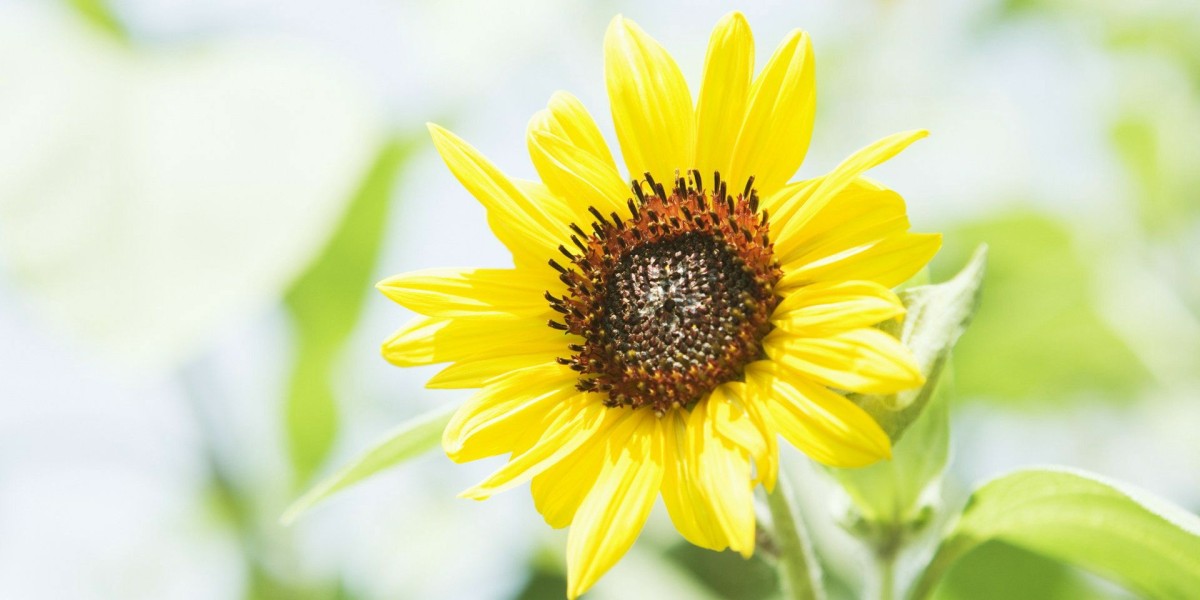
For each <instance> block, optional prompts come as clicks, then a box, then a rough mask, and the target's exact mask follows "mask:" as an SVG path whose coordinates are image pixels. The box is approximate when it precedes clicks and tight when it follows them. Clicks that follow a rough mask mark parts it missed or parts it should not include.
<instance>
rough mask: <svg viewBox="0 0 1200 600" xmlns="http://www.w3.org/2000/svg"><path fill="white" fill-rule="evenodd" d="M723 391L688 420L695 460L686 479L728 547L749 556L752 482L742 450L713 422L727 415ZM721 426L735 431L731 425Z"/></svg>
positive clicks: (690, 449)
mask: <svg viewBox="0 0 1200 600" xmlns="http://www.w3.org/2000/svg"><path fill="white" fill-rule="evenodd" d="M726 391H727V388H725V386H721V387H718V388H717V389H716V390H713V393H712V395H711V396H710V397H709V398H707V399H705V400H701V401H700V404H699V405H697V406H696V409H695V410H693V411H692V414H691V416H690V417H689V418H688V424H687V432H688V456H689V457H691V458H693V459H695V460H692V461H689V463H688V464H689V466H691V467H692V470H691V472H690V473H689V476H690V477H692V478H693V479H695V480H696V481H697V482H698V483H699V485H698V487H699V489H700V492H701V494H702V498H701V501H702V502H705V503H707V504H709V505H710V506H712V515H713V518H714V519H715V521H716V523H717V525H718V526H719V527H720V531H721V532H722V534H723V537H724V538H725V539H724V541H725V542H726V543H728V544H729V548H730V549H731V550H733V551H734V552H737V553H739V554H741V555H742V556H744V557H749V556H750V555H751V554H753V553H754V482H753V481H752V480H751V476H750V457H749V456H748V453H747V452H746V450H745V449H744V448H742V447H741V446H739V445H738V444H736V443H735V442H733V441H732V440H730V439H729V438H728V437H725V436H722V435H720V433H718V429H717V425H718V424H717V419H719V418H722V417H727V416H728V413H727V412H725V411H724V410H723V409H724V408H725V407H726V406H727V404H728V402H729V400H728V398H727V397H726ZM746 425H749V423H748V422H747V423H746ZM724 426H725V428H726V429H728V430H733V429H735V428H736V426H735V425H734V423H732V422H726V423H725V424H724ZM750 429H753V427H751V428H750ZM753 434H755V435H756V434H757V432H756V431H755V432H753ZM763 448H764V450H765V444H763Z"/></svg>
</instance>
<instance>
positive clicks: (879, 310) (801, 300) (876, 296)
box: [771, 281, 904, 336]
mask: <svg viewBox="0 0 1200 600" xmlns="http://www.w3.org/2000/svg"><path fill="white" fill-rule="evenodd" d="M903 314H904V304H902V303H901V302H900V298H899V297H897V296H896V293H895V292H893V291H892V290H891V289H889V288H886V287H884V286H882V285H880V284H878V283H874V282H871V281H835V282H825V283H818V284H813V285H807V286H804V287H802V288H800V289H798V290H795V291H793V292H791V293H789V294H788V295H787V296H786V297H784V299H783V301H782V302H780V303H779V306H777V307H776V308H775V314H774V315H772V316H771V324H772V325H774V326H775V327H776V328H778V329H782V330H783V331H786V332H788V333H793V334H796V335H802V336H819V335H822V334H827V333H833V332H835V331H843V330H846V329H857V328H859V327H869V326H872V325H876V324H878V323H882V322H883V321H886V320H888V319H893V318H896V317H898V316H900V315H903Z"/></svg>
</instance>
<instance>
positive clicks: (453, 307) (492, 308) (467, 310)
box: [375, 269, 554, 319]
mask: <svg viewBox="0 0 1200 600" xmlns="http://www.w3.org/2000/svg"><path fill="white" fill-rule="evenodd" d="M522 275H523V272H522V271H521V270H517V269H426V270H423V271H414V272H412V273H404V274H401V275H395V276H393V277H389V278H387V279H384V280H383V281H380V282H379V283H378V284H376V285H375V287H376V288H378V289H379V291H381V292H383V295H385V296H387V297H388V298H389V299H391V300H392V301H393V302H396V303H397V304H400V305H401V306H403V307H405V308H407V309H409V310H411V311H413V312H417V313H420V314H423V315H428V316H431V317H470V316H478V315H481V314H487V313H501V314H512V315H520V316H532V317H537V316H544V317H546V318H547V319H548V318H550V317H551V316H552V315H553V314H554V313H553V311H551V310H550V307H549V304H548V303H547V302H546V299H545V298H544V297H543V294H544V293H545V291H546V288H545V287H544V285H543V283H542V282H541V281H539V280H536V279H531V278H525V277H522Z"/></svg>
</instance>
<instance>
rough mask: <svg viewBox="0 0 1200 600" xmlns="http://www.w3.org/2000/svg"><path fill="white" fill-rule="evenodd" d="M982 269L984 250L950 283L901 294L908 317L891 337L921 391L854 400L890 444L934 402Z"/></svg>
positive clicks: (974, 303) (972, 303)
mask: <svg viewBox="0 0 1200 600" xmlns="http://www.w3.org/2000/svg"><path fill="white" fill-rule="evenodd" d="M986 264H987V246H980V247H979V248H977V249H976V250H975V253H974V254H973V255H972V256H971V260H970V262H968V263H967V266H965V267H963V269H962V271H959V273H958V274H957V275H955V276H954V277H953V278H952V279H950V280H949V281H946V282H944V283H939V284H934V285H922V286H917V287H911V288H908V289H906V290H903V291H901V292H900V300H901V301H903V302H904V306H905V308H906V309H907V314H906V315H905V317H904V321H903V323H901V324H900V325H898V326H896V328H895V329H896V330H893V331H892V333H895V334H896V335H897V337H899V338H900V341H902V342H904V345H905V346H908V348H909V349H911V350H912V353H913V355H914V356H915V357H916V359H917V364H918V365H919V366H920V367H921V373H922V374H923V375H924V376H925V385H924V386H922V387H920V388H918V389H915V390H908V391H904V392H900V393H898V394H888V395H869V396H855V397H854V400H855V401H856V402H857V403H858V404H859V406H862V407H863V409H865V410H866V411H867V412H868V413H870V414H871V416H873V417H875V419H876V420H877V421H879V424H880V425H881V426H882V427H883V429H884V431H886V432H887V433H888V435H889V436H890V437H891V438H892V441H893V442H895V441H897V440H899V439H900V437H901V436H902V435H903V434H904V430H905V429H907V428H908V426H909V425H910V424H912V422H913V421H914V420H916V418H917V417H918V416H919V415H920V414H921V411H923V410H924V409H925V406H926V405H927V404H928V402H929V399H930V398H931V397H932V396H933V391H934V389H936V387H937V381H938V377H939V376H940V375H941V372H942V367H943V366H944V365H945V363H946V358H947V357H948V356H949V355H950V350H951V349H952V348H953V347H954V345H955V343H957V342H958V338H959V337H960V336H961V335H962V334H963V332H964V331H966V329H967V325H969V324H970V323H971V317H972V316H974V314H975V309H976V308H977V307H978V306H979V294H980V289H981V286H982V284H983V274H984V268H985V265H986Z"/></svg>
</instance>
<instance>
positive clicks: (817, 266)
mask: <svg viewBox="0 0 1200 600" xmlns="http://www.w3.org/2000/svg"><path fill="white" fill-rule="evenodd" d="M941 247H942V235H941V234H939V233H901V234H897V235H893V236H891V237H889V238H886V239H883V240H880V241H879V242H877V243H874V244H869V245H865V246H861V247H858V248H852V249H850V250H847V251H845V252H842V253H840V254H836V255H834V256H830V257H826V258H823V259H821V260H818V261H815V262H811V263H808V264H804V261H803V260H799V261H795V262H791V263H787V264H785V265H784V266H783V277H782V278H780V280H779V283H778V284H777V285H776V292H777V293H788V292H790V291H791V290H794V289H796V288H799V287H801V286H805V285H809V284H812V283H816V282H820V281H845V280H854V279H859V280H866V281H874V282H877V283H879V284H881V285H884V286H887V287H895V286H897V285H900V284H901V283H904V282H905V281H908V279H909V278H910V277H912V276H913V275H915V274H916V273H917V272H918V271H920V270H921V269H922V268H924V267H925V265H926V264H927V263H928V262H929V261H930V259H932V258H933V255H934V254H937V251H938V249H939V248H941Z"/></svg>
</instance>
